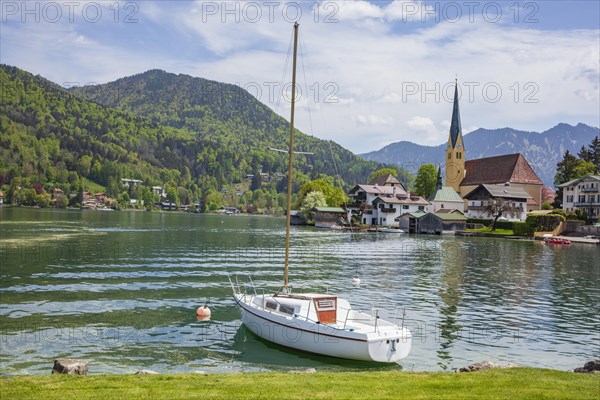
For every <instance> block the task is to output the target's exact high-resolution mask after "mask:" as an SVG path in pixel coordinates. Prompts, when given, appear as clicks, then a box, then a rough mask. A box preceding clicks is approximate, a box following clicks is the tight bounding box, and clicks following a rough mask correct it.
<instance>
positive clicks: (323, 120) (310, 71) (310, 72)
mask: <svg viewBox="0 0 600 400" xmlns="http://www.w3.org/2000/svg"><path fill="white" fill-rule="evenodd" d="M303 44H304V42H303V40H302V38H300V48H302V46H303ZM305 57H306V64H307V66H308V72H309V76H310V78H311V79H313V81H314V74H313V72H312V68H311V66H310V59H309V58H308V53H307V55H306V56H305ZM302 67H303V68H304V57H303V58H302ZM304 79H305V82H306V77H305V78H304ZM315 83H316V84H317V85H319V83H318V82H316V81H315ZM317 88H318V89H317V93H318V94H319V93H320V90H319V87H318V86H317ZM307 89H308V88H307ZM318 94H317V96H319V95H318ZM307 96H308V90H307ZM307 99H308V97H307ZM318 101H320V99H319V98H318V97H317V102H318ZM323 112H324V107H321V112H320V113H319V114H320V117H321V125H322V126H323V131H324V132H327V128H326V124H325V118H324V117H323ZM309 116H310V109H309ZM310 123H311V130H312V119H311V121H310ZM327 144H328V145H329V153H330V155H331V161H332V162H333V170H334V172H335V176H336V177H337V178H338V179H339V180H342V177H341V176H340V173H339V170H338V167H337V162H336V160H335V156H334V154H333V147H332V146H331V140H327ZM334 183H335V182H334Z"/></svg>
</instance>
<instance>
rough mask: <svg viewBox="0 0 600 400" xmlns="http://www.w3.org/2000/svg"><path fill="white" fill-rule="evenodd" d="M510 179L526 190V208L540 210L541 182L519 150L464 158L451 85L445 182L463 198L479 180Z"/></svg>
mask: <svg viewBox="0 0 600 400" xmlns="http://www.w3.org/2000/svg"><path fill="white" fill-rule="evenodd" d="M505 183H510V186H511V187H519V188H521V189H523V190H525V191H526V192H527V193H528V194H529V197H528V200H527V208H526V210H528V211H532V210H539V209H540V208H541V204H542V188H543V182H542V180H541V179H540V178H539V177H538V176H537V174H536V173H535V171H534V170H533V168H532V167H531V165H529V162H528V161H527V160H526V159H525V157H524V156H523V155H522V154H520V153H517V154H505V155H499V156H494V157H485V158H479V159H475V160H467V159H466V150H465V147H464V142H463V136H462V127H461V121H460V110H459V107H458V83H457V84H456V86H455V88H454V104H453V108H452V121H451V123H450V132H449V135H448V144H447V146H446V185H447V186H450V187H452V188H453V189H454V191H455V192H456V193H458V194H459V195H460V196H461V197H462V198H465V196H466V195H467V194H469V193H470V192H472V191H473V190H474V189H475V188H477V187H478V186H479V185H481V184H488V185H498V184H500V185H502V184H505Z"/></svg>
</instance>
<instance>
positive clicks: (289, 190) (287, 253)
mask: <svg viewBox="0 0 600 400" xmlns="http://www.w3.org/2000/svg"><path fill="white" fill-rule="evenodd" d="M297 54H298V22H296V23H295V24H294V61H293V64H292V107H291V114H290V146H289V160H288V182H287V214H286V220H285V264H284V267H283V289H284V290H285V291H286V292H287V291H288V265H289V261H290V225H291V219H292V217H291V214H292V162H293V160H294V107H295V105H296V56H297Z"/></svg>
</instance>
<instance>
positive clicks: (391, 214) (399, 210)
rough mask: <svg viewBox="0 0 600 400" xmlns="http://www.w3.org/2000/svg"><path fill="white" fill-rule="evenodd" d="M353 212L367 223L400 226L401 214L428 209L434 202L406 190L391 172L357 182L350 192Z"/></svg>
mask: <svg viewBox="0 0 600 400" xmlns="http://www.w3.org/2000/svg"><path fill="white" fill-rule="evenodd" d="M348 195H349V197H350V199H351V200H350V203H349V204H348V210H349V212H350V214H351V215H357V216H360V218H361V223H363V224H365V225H379V226H398V219H397V218H398V217H400V216H401V215H402V214H406V213H409V212H417V211H429V207H430V206H431V204H430V203H429V202H428V201H427V200H425V199H424V198H423V197H420V196H417V195H415V194H412V193H409V192H407V191H406V189H405V188H404V186H403V185H402V183H400V181H398V179H396V178H394V177H393V176H392V175H388V176H380V177H378V178H377V179H375V180H374V181H372V182H371V183H370V184H369V185H356V186H355V187H354V188H352V189H351V190H350V192H349V193H348Z"/></svg>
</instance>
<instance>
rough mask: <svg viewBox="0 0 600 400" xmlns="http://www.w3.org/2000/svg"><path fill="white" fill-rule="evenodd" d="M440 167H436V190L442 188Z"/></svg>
mask: <svg viewBox="0 0 600 400" xmlns="http://www.w3.org/2000/svg"><path fill="white" fill-rule="evenodd" d="M442 186H443V183H442V167H438V176H437V185H436V188H435V189H436V190H442Z"/></svg>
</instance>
